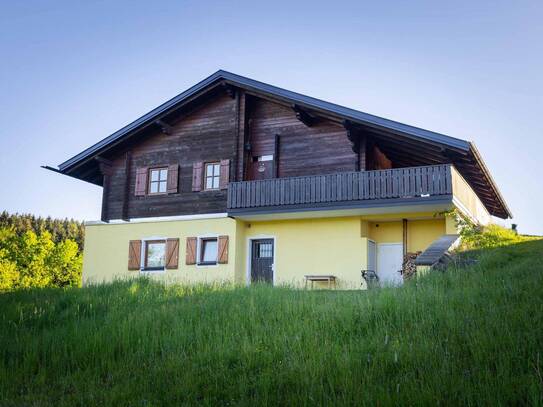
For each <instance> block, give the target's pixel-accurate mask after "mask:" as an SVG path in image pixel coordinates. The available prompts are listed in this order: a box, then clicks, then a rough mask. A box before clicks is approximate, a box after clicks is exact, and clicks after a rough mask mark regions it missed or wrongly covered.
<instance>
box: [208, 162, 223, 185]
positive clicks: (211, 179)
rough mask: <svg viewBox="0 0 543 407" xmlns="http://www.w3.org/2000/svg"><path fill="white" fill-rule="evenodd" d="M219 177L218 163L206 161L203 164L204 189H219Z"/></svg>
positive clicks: (219, 168) (219, 167)
mask: <svg viewBox="0 0 543 407" xmlns="http://www.w3.org/2000/svg"><path fill="white" fill-rule="evenodd" d="M220 178H221V165H220V163H207V164H206V165H205V189H219V185H220Z"/></svg>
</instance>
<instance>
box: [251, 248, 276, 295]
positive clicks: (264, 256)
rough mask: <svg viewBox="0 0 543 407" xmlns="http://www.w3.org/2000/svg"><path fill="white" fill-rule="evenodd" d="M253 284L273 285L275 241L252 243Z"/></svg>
mask: <svg viewBox="0 0 543 407" xmlns="http://www.w3.org/2000/svg"><path fill="white" fill-rule="evenodd" d="M251 282H260V283H270V284H272V283H273V239H258V240H253V241H252V245H251Z"/></svg>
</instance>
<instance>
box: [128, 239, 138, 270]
mask: <svg viewBox="0 0 543 407" xmlns="http://www.w3.org/2000/svg"><path fill="white" fill-rule="evenodd" d="M140 267H141V240H131V241H130V242H129V244H128V270H139V269H140Z"/></svg>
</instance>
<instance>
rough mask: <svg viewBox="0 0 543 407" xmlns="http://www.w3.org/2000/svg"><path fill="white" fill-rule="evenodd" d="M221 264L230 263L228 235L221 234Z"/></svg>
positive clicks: (219, 259)
mask: <svg viewBox="0 0 543 407" xmlns="http://www.w3.org/2000/svg"><path fill="white" fill-rule="evenodd" d="M218 261H219V263H220V264H226V263H228V236H219V256H218Z"/></svg>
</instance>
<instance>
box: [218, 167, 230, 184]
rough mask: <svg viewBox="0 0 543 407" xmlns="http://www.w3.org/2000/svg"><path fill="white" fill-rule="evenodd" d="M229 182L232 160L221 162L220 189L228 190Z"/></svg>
mask: <svg viewBox="0 0 543 407" xmlns="http://www.w3.org/2000/svg"><path fill="white" fill-rule="evenodd" d="M228 181H230V160H221V177H220V181H219V183H220V189H226V188H228Z"/></svg>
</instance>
